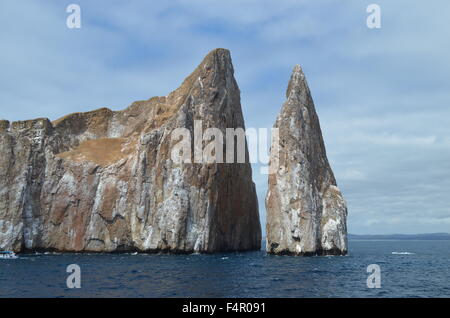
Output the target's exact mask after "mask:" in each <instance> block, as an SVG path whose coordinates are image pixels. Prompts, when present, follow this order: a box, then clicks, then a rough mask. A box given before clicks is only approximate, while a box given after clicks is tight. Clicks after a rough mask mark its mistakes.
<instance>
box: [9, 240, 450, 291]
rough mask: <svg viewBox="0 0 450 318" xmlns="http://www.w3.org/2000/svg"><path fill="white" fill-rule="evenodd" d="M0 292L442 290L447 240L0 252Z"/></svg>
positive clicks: (449, 272)
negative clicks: (307, 251)
mask: <svg viewBox="0 0 450 318" xmlns="http://www.w3.org/2000/svg"><path fill="white" fill-rule="evenodd" d="M71 264H76V265H77V266H79V267H78V268H79V269H80V275H79V276H77V279H78V278H79V280H78V281H79V283H80V286H79V287H80V288H69V287H68V286H70V287H74V285H73V284H72V285H70V284H69V285H68V284H67V281H68V280H69V281H72V282H73V280H71V277H70V275H73V273H74V272H71V271H69V272H67V270H68V266H69V265H71ZM69 269H70V267H69ZM374 275H376V276H374ZM68 278H69V279H68ZM72 278H73V276H72ZM75 287H77V286H75ZM0 297H2V298H4V297H151V298H155V297H176V298H184V297H199V298H203V297H214V298H218V297H220V298H222V297H225V298H235V297H236V298H240V297H255V298H265V297H450V241H448V240H439V241H438V240H436V241H432V240H423V241H422V240H350V241H349V254H348V255H346V256H314V257H293V256H274V255H267V254H266V253H265V252H264V251H256V252H246V253H226V254H214V255H201V254H192V255H168V254H132V253H130V254H48V253H44V254H21V255H19V258H18V259H12V260H6V259H0Z"/></svg>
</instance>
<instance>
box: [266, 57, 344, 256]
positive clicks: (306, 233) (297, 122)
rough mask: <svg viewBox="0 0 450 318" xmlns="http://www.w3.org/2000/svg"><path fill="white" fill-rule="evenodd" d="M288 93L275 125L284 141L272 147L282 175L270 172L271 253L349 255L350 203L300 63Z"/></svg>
mask: <svg viewBox="0 0 450 318" xmlns="http://www.w3.org/2000/svg"><path fill="white" fill-rule="evenodd" d="M286 97H287V100H286V102H285V103H284V105H283V107H282V110H281V113H280V114H279V116H278V118H277V120H276V122H275V125H274V128H278V129H279V144H278V145H275V144H272V148H271V150H272V153H271V163H270V164H271V165H272V169H273V171H276V173H273V174H271V175H270V176H269V189H268V193H267V197H266V209H267V251H268V252H269V253H272V254H293V255H335V254H337V255H341V254H346V253H347V226H346V219H347V206H346V203H345V201H344V199H343V198H342V194H341V192H340V191H339V189H338V187H337V186H336V180H335V178H334V175H333V172H332V170H331V168H330V165H329V163H328V160H327V156H326V152H325V145H324V142H323V139H322V132H321V129H320V125H319V119H318V117H317V114H316V111H315V108H314V103H313V100H312V98H311V94H310V91H309V88H308V84H307V83H306V79H305V76H304V74H303V71H302V69H301V68H300V66H298V65H297V66H296V67H295V68H294V71H293V73H292V76H291V79H290V81H289V85H288V89H287V92H286ZM276 149H278V150H279V151H278V152H277V151H276ZM277 157H278V158H277ZM276 164H278V166H277V167H275V166H273V165H276Z"/></svg>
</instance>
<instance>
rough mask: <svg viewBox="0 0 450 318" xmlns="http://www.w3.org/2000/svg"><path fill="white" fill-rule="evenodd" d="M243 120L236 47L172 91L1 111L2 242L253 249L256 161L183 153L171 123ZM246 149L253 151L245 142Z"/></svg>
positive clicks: (4, 246) (33, 246)
mask: <svg viewBox="0 0 450 318" xmlns="http://www.w3.org/2000/svg"><path fill="white" fill-rule="evenodd" d="M196 120H201V121H202V125H203V129H205V128H207V127H215V128H219V129H220V130H221V131H223V133H224V135H225V128H238V127H241V128H243V129H245V126H244V119H243V115H242V110H241V104H240V92H239V88H238V86H237V83H236V81H235V79H234V75H233V66H232V62H231V57H230V53H229V51H227V50H224V49H216V50H214V51H212V52H210V53H209V54H208V55H207V56H206V57H205V59H204V60H203V62H202V63H201V64H200V65H199V66H198V67H197V69H196V70H195V71H194V72H193V73H192V74H191V75H190V76H188V77H187V78H186V79H185V81H184V82H183V84H182V85H181V86H180V87H179V88H178V89H177V90H175V91H173V92H172V93H170V94H169V95H167V96H165V97H154V98H151V99H149V100H145V101H139V102H135V103H133V104H132V105H131V106H130V107H128V108H127V109H125V110H123V111H111V110H109V109H107V108H102V109H98V110H95V111H91V112H88V113H74V114H70V115H68V116H65V117H63V118H61V119H58V120H56V121H54V122H50V121H49V120H48V119H45V118H44V119H36V120H28V121H19V122H13V123H12V124H10V123H9V122H8V121H0V151H1V153H2V155H1V156H0V250H14V251H36V250H39V251H65V252H114V251H145V252H158V251H168V252H180V253H186V252H188V253H190V252H200V253H212V252H219V251H245V250H256V249H259V248H260V244H261V227H260V221H259V213H258V203H257V197H256V191H255V185H254V183H253V181H252V170H251V166H250V164H249V163H233V164H231V163H230V164H229V163H210V164H204V163H177V162H174V161H173V160H171V149H172V148H173V145H174V143H175V142H176V141H174V140H172V138H171V137H172V136H171V134H172V131H173V130H174V129H176V128H185V129H187V130H188V131H189V132H191V133H192V132H193V129H194V121H196ZM247 156H248V153H247Z"/></svg>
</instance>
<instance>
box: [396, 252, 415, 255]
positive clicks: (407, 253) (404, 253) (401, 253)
mask: <svg viewBox="0 0 450 318" xmlns="http://www.w3.org/2000/svg"><path fill="white" fill-rule="evenodd" d="M392 254H394V255H413V254H415V253H410V252H392Z"/></svg>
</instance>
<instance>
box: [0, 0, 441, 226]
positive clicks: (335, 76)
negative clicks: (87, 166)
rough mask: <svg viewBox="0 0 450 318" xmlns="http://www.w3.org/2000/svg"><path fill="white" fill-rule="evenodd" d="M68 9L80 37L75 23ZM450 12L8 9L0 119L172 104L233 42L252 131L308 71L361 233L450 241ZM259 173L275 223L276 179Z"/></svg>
mask: <svg viewBox="0 0 450 318" xmlns="http://www.w3.org/2000/svg"><path fill="white" fill-rule="evenodd" d="M372 3H375V4H378V5H379V6H380V8H381V28H379V29H369V28H368V27H367V25H366V19H367V17H368V15H369V13H367V12H366V9H367V6H368V5H369V4H372ZM70 4H78V5H79V6H80V8H81V28H80V29H69V28H67V26H66V19H67V17H68V16H69V13H67V12H66V8H67V6H68V5H70ZM449 12H450V2H449V1H445V0H434V1H421V2H419V1H416V2H413V3H412V2H411V1H405V0H396V1H392V0H386V1H381V0H371V1H363V0H318V1H303V0H273V1H272V0H271V1H269V0H228V1H215V0H186V1H181V0H173V1H166V2H165V3H162V1H147V0H145V1H144V0H134V1H115V0H105V1H104V0H96V1H87V0H83V1H81V0H79V1H76V0H72V1H50V0H39V1H38V0H22V1H14V0H1V1H0V40H1V46H0V48H1V49H0V118H2V119H8V120H11V121H13V120H23V119H31V118H38V117H48V118H50V119H51V120H54V119H57V118H59V117H61V116H63V115H65V114H68V113H72V112H79V111H88V110H93V109H97V108H100V107H108V108H111V109H113V110H120V109H124V108H126V107H128V106H129V105H130V104H131V103H132V102H133V101H136V100H145V99H148V98H150V97H152V96H165V95H167V94H168V93H169V92H170V91H172V90H174V89H175V88H177V87H178V86H179V85H180V83H181V82H182V81H183V79H184V78H185V77H186V76H188V75H189V74H190V72H192V71H193V70H194V68H195V67H196V66H197V65H198V64H199V63H200V62H201V60H202V59H203V57H204V56H205V55H206V54H207V53H208V52H209V51H210V50H212V49H214V48H217V47H222V48H227V49H229V50H230V51H231V54H232V59H233V64H234V69H235V77H236V80H237V82H238V84H239V87H240V89H241V103H242V109H243V112H244V117H245V121H246V126H247V127H255V128H271V127H272V125H273V123H274V121H275V118H276V116H277V114H278V113H279V111H280V108H281V105H282V104H283V102H284V99H285V91H286V87H287V83H288V80H289V77H290V73H291V71H292V68H293V67H294V65H295V64H300V65H301V66H302V68H303V70H304V72H305V75H306V77H307V80H308V83H309V87H310V90H311V92H312V95H313V99H314V101H315V105H316V110H317V113H318V115H319V118H320V123H321V127H322V132H323V137H324V140H325V145H326V148H327V154H328V159H329V161H330V163H331V166H332V168H333V170H334V173H335V176H336V179H337V182H338V186H339V187H340V189H341V191H342V192H343V195H344V197H345V199H346V201H347V203H348V213H349V214H348V229H349V232H350V233H354V234H390V233H405V234H412V233H430V232H450V191H449V190H450V89H449V88H450V76H449V74H450V20H449V19H448V15H449ZM253 178H254V181H255V183H256V187H257V192H258V199H259V205H260V214H261V222H262V225H263V227H264V225H265V208H264V198H265V195H266V191H267V176H266V175H262V174H260V173H259V169H258V166H254V169H253Z"/></svg>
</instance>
